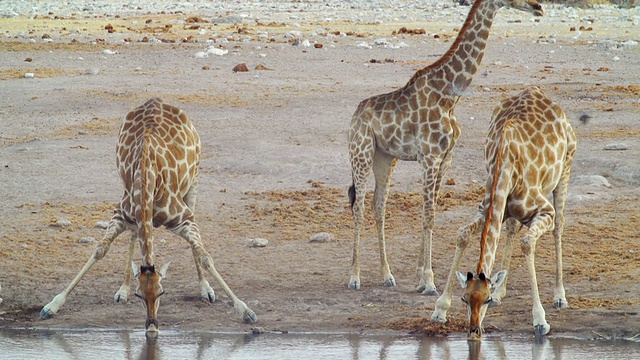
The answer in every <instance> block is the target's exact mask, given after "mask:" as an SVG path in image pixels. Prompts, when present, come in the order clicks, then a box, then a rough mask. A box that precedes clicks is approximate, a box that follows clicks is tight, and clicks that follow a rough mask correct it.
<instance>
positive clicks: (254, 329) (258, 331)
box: [251, 326, 267, 335]
mask: <svg viewBox="0 0 640 360" xmlns="http://www.w3.org/2000/svg"><path fill="white" fill-rule="evenodd" d="M265 332H267V330H265V329H264V328H263V327H259V326H256V327H252V328H251V333H252V334H255V335H258V334H264V333H265Z"/></svg>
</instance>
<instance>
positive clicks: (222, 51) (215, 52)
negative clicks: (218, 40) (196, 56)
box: [207, 47, 229, 56]
mask: <svg viewBox="0 0 640 360" xmlns="http://www.w3.org/2000/svg"><path fill="white" fill-rule="evenodd" d="M228 53H229V50H227V49H220V48H217V47H210V48H208V49H207V54H209V55H217V56H222V55H226V54H228Z"/></svg>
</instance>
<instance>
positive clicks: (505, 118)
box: [432, 86, 577, 335]
mask: <svg viewBox="0 0 640 360" xmlns="http://www.w3.org/2000/svg"><path fill="white" fill-rule="evenodd" d="M576 147H577V140H576V136H575V133H574V131H573V128H572V127H571V124H569V121H568V120H567V118H566V115H565V113H564V112H563V111H562V109H561V108H560V106H559V105H557V104H556V103H554V102H553V101H552V100H551V99H549V97H547V95H546V94H544V92H543V91H542V90H541V89H540V88H539V87H535V86H534V87H530V88H527V89H525V90H524V91H522V92H521V93H520V94H518V95H515V96H512V97H510V98H507V99H505V100H503V101H502V102H501V103H500V104H499V105H498V106H497V107H496V108H495V110H494V111H493V115H492V122H491V125H490V128H489V134H488V136H487V140H486V144H485V159H486V170H487V173H488V175H489V176H488V177H487V182H486V192H485V197H484V199H483V201H482V203H480V205H479V207H478V212H477V214H476V217H475V219H474V221H473V222H472V223H470V224H469V225H467V226H464V227H462V228H460V231H459V236H458V242H457V246H456V254H455V256H454V261H453V266H452V268H451V271H450V273H449V278H448V280H447V284H446V285H445V291H444V293H443V295H442V296H441V297H440V298H439V299H438V301H437V302H436V309H435V311H434V314H433V316H432V319H433V320H438V321H446V311H447V310H448V309H449V307H450V305H451V292H452V289H451V281H452V279H453V277H454V276H456V275H455V271H456V270H457V268H458V266H459V264H460V260H461V258H462V255H463V253H464V250H465V248H466V247H467V245H468V242H469V238H470V237H471V236H472V235H474V234H476V233H478V232H480V230H483V231H482V235H481V238H480V249H481V251H480V258H479V261H478V267H477V270H476V271H477V273H478V275H482V278H484V277H485V274H487V276H488V275H489V274H491V271H492V269H493V265H494V260H495V255H496V250H497V247H498V241H499V238H500V231H501V227H502V224H503V222H505V221H506V229H507V235H506V244H505V254H504V256H503V264H502V268H503V271H501V272H499V273H498V274H497V275H499V276H498V278H499V280H495V279H496V278H494V279H492V280H493V282H494V283H493V284H492V283H491V281H484V279H483V280H482V281H481V280H480V279H479V278H478V277H475V278H474V277H473V276H471V277H468V278H467V280H466V291H465V296H466V297H467V298H469V299H474V300H473V301H471V300H470V301H469V303H468V304H469V309H470V318H473V317H476V318H477V319H478V320H477V322H476V323H475V324H472V328H471V329H470V334H471V333H472V332H476V333H477V334H478V335H480V334H481V324H482V319H483V318H484V315H485V313H486V310H487V307H488V306H489V305H492V306H496V305H499V304H500V303H501V301H502V299H503V297H504V296H505V295H506V283H507V271H508V270H509V266H510V263H511V254H512V252H513V242H514V241H513V240H514V238H515V235H516V234H517V232H518V230H519V229H520V227H521V226H522V225H524V226H526V227H528V230H527V231H526V233H525V236H524V238H523V239H522V243H521V249H522V251H523V253H524V255H525V259H526V263H527V267H528V270H529V280H530V282H531V289H532V294H533V325H534V330H535V332H536V334H538V335H545V334H547V333H548V332H549V329H550V326H549V325H548V324H547V322H546V320H545V312H544V309H543V307H542V304H541V302H540V296H539V294H538V284H537V279H536V273H535V267H534V255H535V246H536V242H537V240H538V239H539V238H540V237H541V236H542V235H543V234H544V233H546V232H548V231H553V236H554V239H555V246H556V284H555V289H554V306H555V307H557V308H563V307H567V306H568V304H567V300H566V297H565V290H564V285H563V279H562V232H563V228H564V206H565V200H566V197H567V190H568V186H569V178H570V173H571V165H572V163H573V158H574V155H575V153H576ZM469 275H472V274H471V273H469ZM458 278H459V279H461V282H462V280H464V276H462V275H461V274H458ZM493 287H495V288H493ZM491 290H493V292H491ZM481 305H482V306H481Z"/></svg>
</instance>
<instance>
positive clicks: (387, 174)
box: [373, 151, 398, 287]
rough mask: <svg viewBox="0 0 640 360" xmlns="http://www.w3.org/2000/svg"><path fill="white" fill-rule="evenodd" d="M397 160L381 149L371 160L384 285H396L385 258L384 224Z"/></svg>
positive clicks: (374, 207)
mask: <svg viewBox="0 0 640 360" xmlns="http://www.w3.org/2000/svg"><path fill="white" fill-rule="evenodd" d="M397 162H398V160H397V159H396V158H394V157H391V156H390V155H387V154H384V153H382V152H381V151H378V152H376V154H375V156H374V162H373V174H374V177H375V182H376V186H375V193H374V196H373V209H374V212H375V217H376V226H377V230H378V244H379V247H380V267H381V270H382V277H383V280H384V286H388V287H389V286H396V280H395V279H394V277H393V275H392V274H391V269H390V267H389V261H388V259H387V249H386V243H385V234H384V224H385V212H386V206H387V199H388V197H389V187H390V184H391V175H392V174H393V170H394V168H395V166H396V164H397Z"/></svg>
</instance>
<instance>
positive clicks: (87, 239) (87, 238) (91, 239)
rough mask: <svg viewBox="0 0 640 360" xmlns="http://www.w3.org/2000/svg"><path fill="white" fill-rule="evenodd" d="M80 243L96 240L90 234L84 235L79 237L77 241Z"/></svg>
mask: <svg viewBox="0 0 640 360" xmlns="http://www.w3.org/2000/svg"><path fill="white" fill-rule="evenodd" d="M78 242H79V243H80V244H89V243H94V242H96V239H95V238H93V237H91V236H85V237H83V238H82V239H80V241H78Z"/></svg>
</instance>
